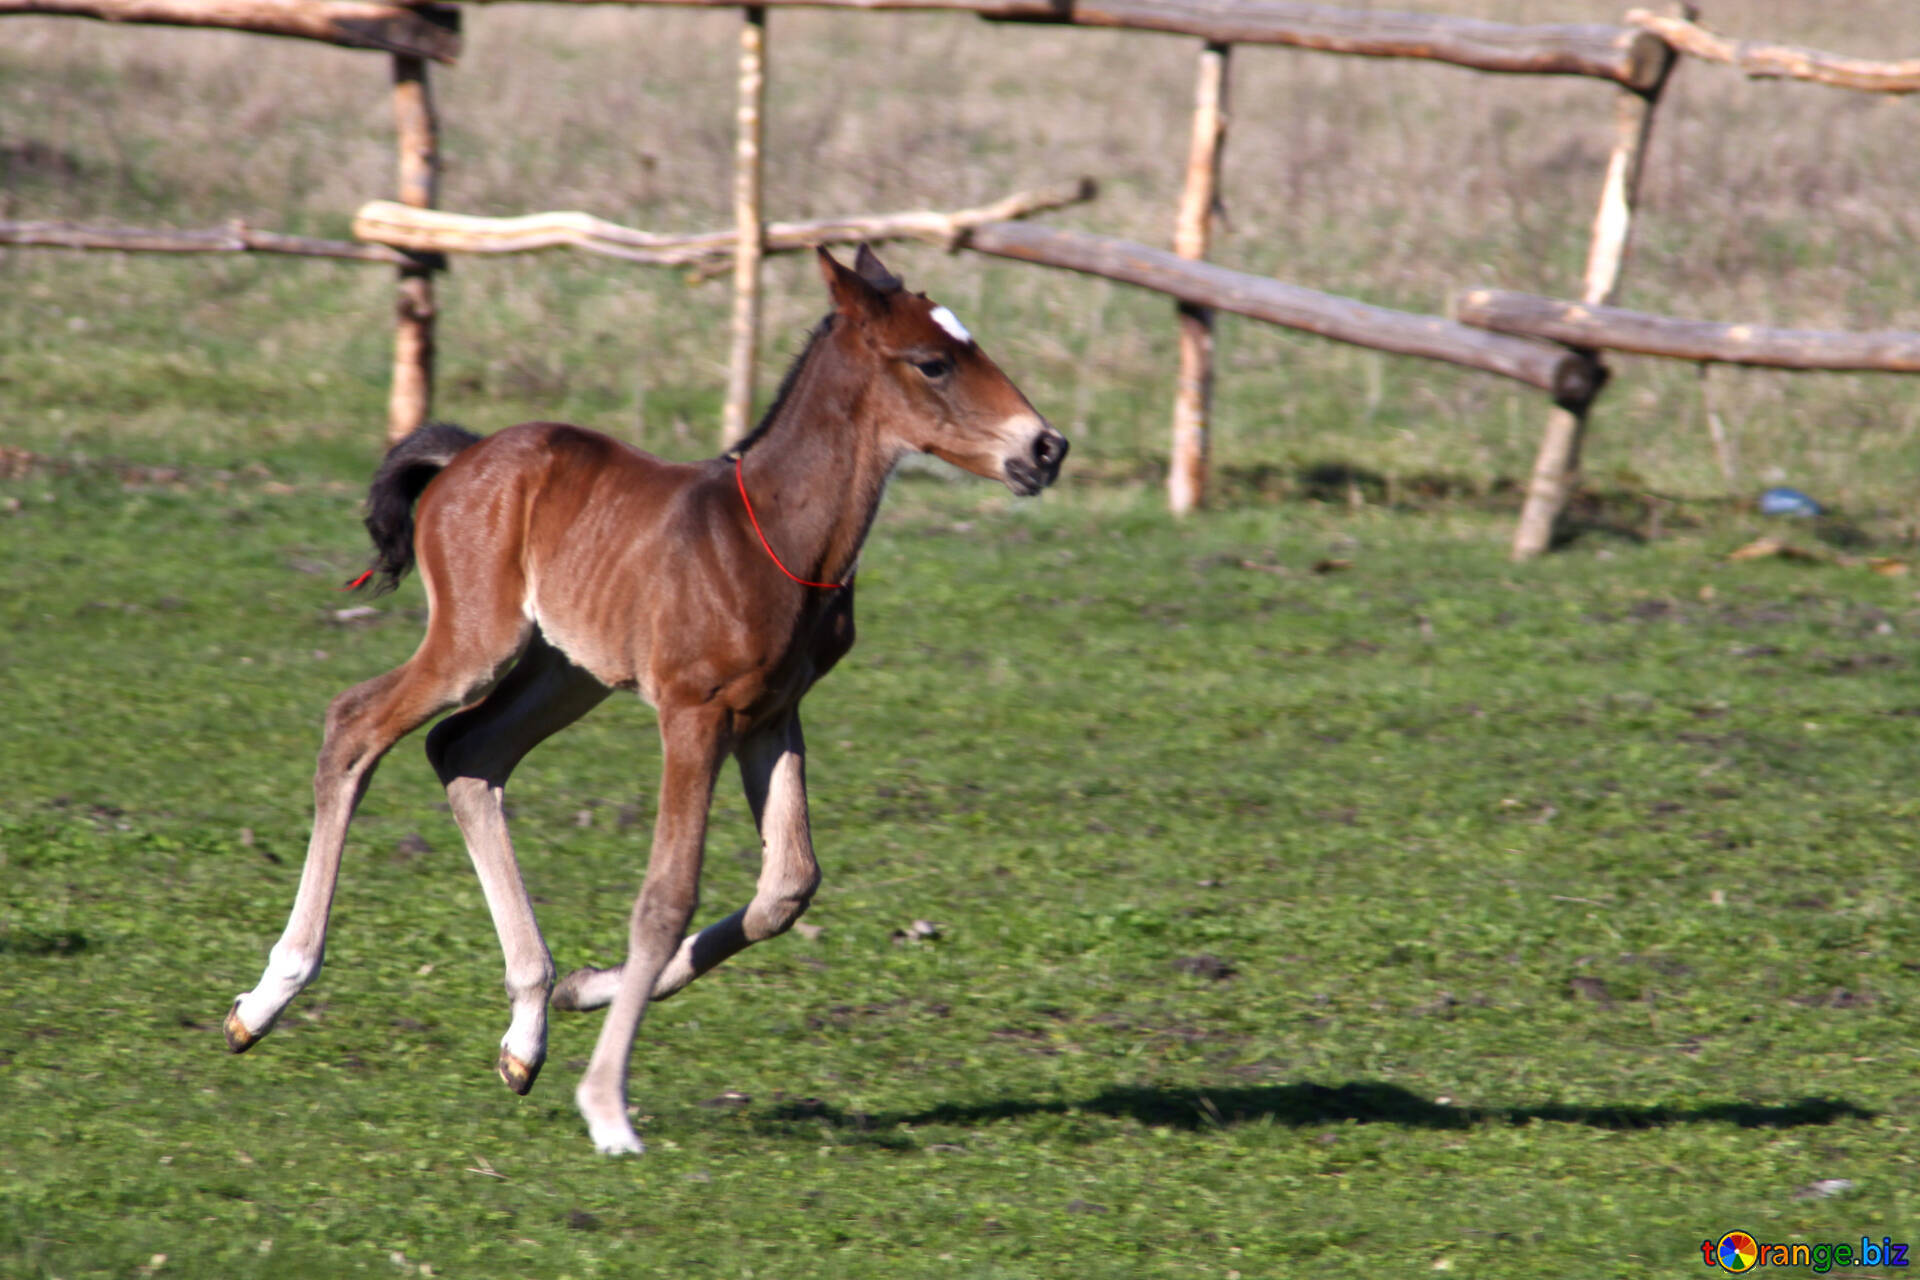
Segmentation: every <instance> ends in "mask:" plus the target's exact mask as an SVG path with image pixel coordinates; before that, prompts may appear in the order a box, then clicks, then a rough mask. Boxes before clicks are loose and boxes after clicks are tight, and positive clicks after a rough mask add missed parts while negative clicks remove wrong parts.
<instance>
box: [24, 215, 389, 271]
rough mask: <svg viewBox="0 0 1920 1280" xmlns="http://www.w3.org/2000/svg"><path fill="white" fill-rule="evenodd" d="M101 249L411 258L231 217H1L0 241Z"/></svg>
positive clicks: (379, 259) (371, 259)
mask: <svg viewBox="0 0 1920 1280" xmlns="http://www.w3.org/2000/svg"><path fill="white" fill-rule="evenodd" d="M8 244H17V245H37V246H41V247H44V248H51V249H104V250H108V251H110V252H119V253H284V254H293V255H296V256H299V257H303V258H343V259H346V260H348V261H352V262H380V263H385V264H387V265H388V266H400V265H403V264H405V263H407V262H410V261H412V258H411V257H410V256H409V255H408V254H406V253H404V252H402V251H400V250H398V249H394V248H390V247H389V246H387V245H383V244H355V243H353V242H351V241H347V240H315V239H313V238H311V237H308V236H287V235H280V234H279V233H277V232H273V231H261V230H258V229H256V228H254V227H249V226H248V225H247V224H246V223H244V222H240V221H238V220H235V221H233V222H229V223H227V224H225V225H224V226H219V227H212V228H209V229H207V230H205V231H182V230H176V229H174V228H171V227H96V226H87V225H84V224H81V223H76V222H0V245H8Z"/></svg>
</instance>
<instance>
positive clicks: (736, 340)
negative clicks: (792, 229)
mask: <svg viewBox="0 0 1920 1280" xmlns="http://www.w3.org/2000/svg"><path fill="white" fill-rule="evenodd" d="M743 16H744V19H745V20H744V21H743V22H742V23H741V24H740V101H739V106H738V108H737V111H736V114H735V116H734V124H735V136H734V152H733V223H734V232H735V234H736V236H737V237H738V240H737V241H736V243H735V245H734V250H733V327H732V349H731V351H730V352H729V355H728V359H727V399H726V402H725V404H723V405H722V406H721V409H720V444H721V447H722V448H725V447H727V446H729V445H732V444H734V443H735V442H737V441H738V440H740V439H741V438H742V437H744V436H745V435H746V434H747V432H748V431H749V430H751V429H752V427H753V374H754V363H755V359H754V358H755V351H756V348H757V347H758V346H759V342H760V260H761V258H762V257H763V256H764V255H763V237H764V235H765V226H766V224H765V220H764V219H763V218H762V217H761V210H760V138H761V132H762V130H761V109H762V107H763V106H764V105H765V102H766V92H767V11H766V10H765V9H764V8H762V7H760V6H757V5H756V6H752V7H749V8H747V9H746V10H745V11H744V14H743Z"/></svg>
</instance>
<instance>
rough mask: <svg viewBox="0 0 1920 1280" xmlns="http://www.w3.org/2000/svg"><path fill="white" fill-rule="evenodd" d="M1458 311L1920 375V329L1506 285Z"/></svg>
mask: <svg viewBox="0 0 1920 1280" xmlns="http://www.w3.org/2000/svg"><path fill="white" fill-rule="evenodd" d="M1453 311H1454V315H1455V316H1456V317H1457V318H1458V319H1459V320H1460V322H1461V323H1462V324H1469V325H1473V326H1474V327H1476V328H1481V329H1487V330H1490V331H1493V332H1496V333H1507V334H1518V335H1525V336H1528V337H1535V338H1547V339H1551V340H1552V341H1554V342H1561V343H1566V344H1567V345H1569V346H1576V347H1586V348H1598V349H1601V350H1607V351H1629V352H1633V353H1634V354H1636V355H1646V356H1667V357H1669V358H1671V359H1675V360H1695V361H1702V362H1708V363H1713V364H1743V365H1758V366H1762V367H1764V368H1769V369H1827V370H1853V371H1862V372H1875V373H1920V333H1914V332H1909V331H1902V330H1882V331H1880V332H1857V333H1841V332H1836V331H1833V330H1828V329H1781V328H1774V327H1772V326H1770V325H1758V324H1719V323H1713V322H1710V321H1705V320H1679V319H1675V318H1674V317H1672V316H1659V315H1652V314H1650V313H1648V312H1645V311H1628V310H1626V309H1624V308H1621V307H1605V306H1592V305H1589V304H1586V303H1581V302H1568V301H1565V300H1562V299H1559V298H1542V297H1540V296H1538V295H1536V294H1531V293H1514V292H1511V291H1509V290H1506V289H1470V290H1467V291H1466V292H1464V293H1462V294H1461V295H1460V296H1459V297H1458V298H1457V299H1456V300H1455V302H1454V307H1453Z"/></svg>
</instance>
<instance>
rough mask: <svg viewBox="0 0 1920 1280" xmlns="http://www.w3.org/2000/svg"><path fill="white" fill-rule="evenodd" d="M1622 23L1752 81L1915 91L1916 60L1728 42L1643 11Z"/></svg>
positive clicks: (1919, 72) (1919, 71)
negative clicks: (1884, 59)
mask: <svg viewBox="0 0 1920 1280" xmlns="http://www.w3.org/2000/svg"><path fill="white" fill-rule="evenodd" d="M1626 20H1627V22H1628V23H1629V24H1630V25H1632V26H1636V27H1639V28H1641V29H1643V30H1645V31H1648V32H1650V33H1652V34H1653V35H1657V36H1659V37H1660V38H1661V39H1662V40H1665V41H1666V42H1667V43H1668V44H1670V45H1672V46H1673V47H1674V48H1676V49H1679V50H1680V51H1681V52H1682V53H1688V54H1692V55H1693V56H1694V57H1696V58H1702V59H1705V60H1706V61H1708V62H1722V63H1725V64H1727V65H1728V66H1731V67H1738V68H1739V69H1740V70H1741V71H1744V72H1746V74H1747V75H1749V76H1752V77H1753V78H1755V79H1763V78H1769V77H1772V78H1785V79H1794V80H1812V81H1814V82H1816V83H1819V84H1827V85H1832V86H1834V87H1835V88H1838V89H1858V90H1861V91H1862V92H1865V93H1914V92H1916V91H1920V58H1904V59H1902V60H1900V61H1898V62H1876V61H1873V60H1871V59H1868V58H1853V57H1848V56H1847V55H1845V54H1839V53H1824V52H1822V51H1821V50H1819V49H1803V48H1800V47H1799V46H1797V45H1789V44H1768V43H1764V42H1762V41H1758V40H1731V39H1728V38H1727V37H1726V36H1723V35H1720V34H1718V33H1717V32H1713V31H1709V30H1708V29H1707V28H1705V27H1703V26H1701V25H1700V24H1699V23H1697V22H1694V21H1692V20H1690V19H1688V18H1682V17H1676V16H1673V15H1669V14H1660V13H1653V12H1651V11H1649V10H1646V9H1629V10H1628V11H1627V18H1626Z"/></svg>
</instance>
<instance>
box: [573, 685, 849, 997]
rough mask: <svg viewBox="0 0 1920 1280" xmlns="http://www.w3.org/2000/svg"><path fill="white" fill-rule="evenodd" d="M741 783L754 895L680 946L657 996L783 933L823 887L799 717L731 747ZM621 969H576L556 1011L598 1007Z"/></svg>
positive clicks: (615, 983) (615, 984)
mask: <svg viewBox="0 0 1920 1280" xmlns="http://www.w3.org/2000/svg"><path fill="white" fill-rule="evenodd" d="M734 754H735V756H736V758H738V760H739V762H740V783H741V786H742V788H743V789H744V790H745V791H746V793H747V804H748V806H749V807H750V808H751V809H752V810H753V820H754V822H755V824H756V825H757V826H758V827H759V828H760V844H761V863H760V882H759V884H758V885H757V886H756V887H755V890H754V895H753V901H752V902H750V903H748V904H747V905H746V906H744V907H742V908H740V910H738V911H736V912H734V913H733V914H732V915H730V916H728V917H727V918H726V919H724V920H720V921H718V922H716V923H714V924H710V925H708V926H707V927H706V928H704V929H702V930H701V931H700V932H699V933H697V934H695V935H694V936H693V937H691V938H688V939H686V940H685V941H684V942H682V943H681V944H680V949H679V950H678V951H676V952H674V955H673V959H672V960H670V961H668V962H667V967H666V968H665V969H662V970H661V971H660V976H659V977H658V978H656V979H655V980H654V984H653V995H652V998H653V999H655V1000H664V999H666V998H667V997H668V996H670V995H672V994H673V993H674V992H676V991H678V990H680V989H681V988H682V987H684V986H686V985H687V984H688V983H689V982H692V981H693V980H694V979H695V978H697V977H699V976H700V975H701V974H703V973H705V972H707V971H708V970H709V969H712V968H713V967H714V966H716V965H718V964H719V963H720V962H721V961H723V960H725V959H727V958H728V957H729V956H733V955H736V954H738V953H739V952H741V951H744V950H745V949H746V948H748V947H750V946H752V945H753V944H754V943H756V942H765V941H766V940H767V939H768V938H772V937H776V936H778V935H780V934H782V933H785V932H786V931H787V930H788V929H790V928H791V927H792V926H793V922H794V921H795V920H798V919H799V918H800V913H801V912H803V911H805V910H806V909H807V904H808V903H809V902H811V901H812V900H813V893H814V890H815V889H817V888H819V886H820V864H819V863H818V862H816V861H815V860H814V856H813V834H812V831H811V829H810V827H809V825H808V822H807V744H806V739H805V737H804V736H803V735H802V734H801V731H800V715H799V713H798V712H794V713H793V714H791V715H789V716H788V717H787V718H786V719H784V720H782V721H780V722H778V723H776V724H773V725H770V726H768V727H766V728H764V729H761V730H758V731H757V732H755V733H754V734H753V735H752V736H750V737H748V738H747V739H746V740H745V741H744V742H742V743H741V744H740V746H739V748H738V749H737V750H736V751H735V753H734ZM620 976H621V970H620V968H619V967H618V966H616V967H614V968H611V969H576V970H574V971H573V972H572V973H569V974H568V975H567V976H566V977H565V978H563V979H562V980H561V982H560V985H559V986H558V987H556V988H554V992H553V1007H554V1008H556V1009H598V1008H600V1007H601V1006H602V1005H605V1004H606V1003H607V1002H608V1001H610V1000H612V999H613V996H614V992H616V991H618V990H619V988H620Z"/></svg>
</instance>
